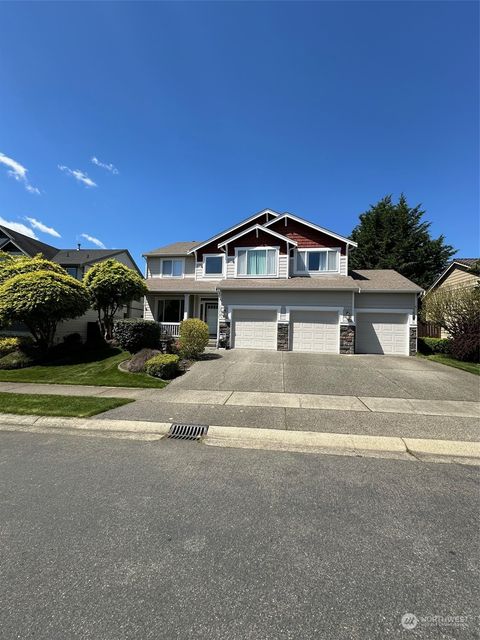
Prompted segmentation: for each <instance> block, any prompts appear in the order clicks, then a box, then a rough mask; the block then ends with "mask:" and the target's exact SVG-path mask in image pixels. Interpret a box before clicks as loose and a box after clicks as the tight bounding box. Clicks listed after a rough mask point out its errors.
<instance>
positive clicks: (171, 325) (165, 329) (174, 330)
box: [158, 322, 180, 338]
mask: <svg viewBox="0 0 480 640" xmlns="http://www.w3.org/2000/svg"><path fill="white" fill-rule="evenodd" d="M158 324H159V325H160V326H161V328H162V333H166V334H167V335H169V336H172V338H178V336H179V335H180V323H179V322H159V323H158Z"/></svg>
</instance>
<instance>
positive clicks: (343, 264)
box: [340, 255, 348, 276]
mask: <svg viewBox="0 0 480 640" xmlns="http://www.w3.org/2000/svg"><path fill="white" fill-rule="evenodd" d="M340 274H341V275H342V276H346V275H348V258H347V256H342V255H341V256H340Z"/></svg>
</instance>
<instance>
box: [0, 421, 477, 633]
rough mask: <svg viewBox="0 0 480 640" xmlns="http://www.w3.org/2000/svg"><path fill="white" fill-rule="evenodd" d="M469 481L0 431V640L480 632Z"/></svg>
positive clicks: (394, 464)
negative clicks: (405, 622) (405, 620)
mask: <svg viewBox="0 0 480 640" xmlns="http://www.w3.org/2000/svg"><path fill="white" fill-rule="evenodd" d="M478 480H479V475H478V469H477V468H474V467H462V466H458V465H453V464H425V463H417V462H406V461H399V460H380V459H371V458H370V459H367V458H350V457H334V456H319V455H312V454H292V453H274V452H265V451H248V450H233V449H216V448H213V447H206V446H203V445H201V444H198V443H185V442H174V441H157V442H139V441H129V440H120V439H114V438H108V439H107V438H100V437H86V436H83V437H79V436H66V435H58V434H52V435H50V434H49V435H41V434H25V433H14V432H2V433H0V482H1V492H0V498H1V506H0V535H1V540H2V544H1V547H0V554H1V565H0V566H1V570H0V589H1V592H0V593H1V607H0V617H1V619H0V629H1V631H0V637H1V638H2V640H13V639H14V638H15V639H18V638H20V639H22V640H23V639H27V638H28V639H30V638H35V639H36V640H44V639H45V640H47V639H48V640H56V639H57V638H58V639H59V640H60V639H61V640H71V639H77V638H78V639H80V638H81V639H82V640H90V639H92V640H124V639H128V640H130V639H132V640H133V639H135V640H144V639H150V638H152V639H166V640H176V639H179V640H180V639H181V640H190V639H192V640H193V639H195V640H197V639H203V638H205V639H207V638H208V639H209V640H217V639H218V640H220V639H221V640H226V639H228V640H237V639H238V640H240V639H241V640H245V639H248V640H250V639H252V640H253V639H254V640H270V639H271V640H283V639H295V640H297V639H299V640H300V639H301V640H309V639H312V640H313V639H315V640H317V639H321V640H323V639H326V640H336V639H340V638H341V639H344V638H345V639H347V638H349V639H350V638H354V639H358V640H375V639H377V638H378V639H379V640H380V639H381V640H384V639H385V638H391V637H403V638H407V639H408V638H432V639H433V638H435V639H437V638H478V637H479V634H478V631H479V626H478V620H477V619H475V618H474V617H473V616H474V614H475V613H476V612H477V605H478V601H479V589H478V585H479V584H480V581H479V579H478V578H479V571H478V558H479V554H478V551H479V549H478V514H479V509H478V506H479V505H478V503H479V491H478V484H479V483H478ZM405 613H411V614H414V615H415V616H416V617H417V619H418V622H417V626H416V627H415V629H413V630H408V629H405V628H404V627H403V626H402V625H401V617H402V616H403V615H404V614H405ZM431 616H444V617H445V616H462V619H457V620H445V618H444V619H443V620H439V619H438V618H437V619H433V618H432V617H431ZM411 619H412V618H410V621H411Z"/></svg>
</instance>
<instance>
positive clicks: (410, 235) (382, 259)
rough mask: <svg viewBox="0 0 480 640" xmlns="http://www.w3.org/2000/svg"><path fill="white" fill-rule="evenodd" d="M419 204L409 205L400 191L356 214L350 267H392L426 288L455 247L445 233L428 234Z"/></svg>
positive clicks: (443, 267) (441, 269) (427, 225)
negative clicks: (358, 217) (449, 242)
mask: <svg viewBox="0 0 480 640" xmlns="http://www.w3.org/2000/svg"><path fill="white" fill-rule="evenodd" d="M424 214H425V211H422V210H421V209H420V205H417V206H416V207H410V206H409V205H408V203H407V199H406V198H405V196H404V195H403V194H402V195H401V196H400V198H399V200H398V203H397V204H395V203H394V202H393V201H392V196H386V197H385V198H382V200H380V202H378V203H377V204H375V205H373V206H371V207H370V209H369V210H368V211H366V212H365V213H362V214H361V215H360V223H359V224H358V225H357V226H356V227H355V229H354V230H353V231H352V234H351V238H352V240H354V241H355V242H357V243H358V247H357V248H356V249H354V250H353V251H352V252H351V254H350V260H349V262H350V267H351V268H352V269H395V270H396V271H398V272H399V273H401V274H402V275H403V276H405V277H406V278H409V279H410V280H413V282H415V283H416V284H418V285H419V286H421V287H423V288H424V289H426V288H428V287H429V286H430V285H431V284H432V282H433V281H434V280H435V278H436V277H437V276H438V274H439V273H441V272H442V271H443V270H444V269H445V267H446V266H447V264H448V262H449V260H450V258H451V256H452V255H453V254H454V253H455V249H454V248H453V247H451V246H450V245H448V244H445V237H444V236H443V235H440V236H439V237H438V238H432V237H431V235H430V224H431V223H430V222H426V221H425V220H422V217H423V215H424Z"/></svg>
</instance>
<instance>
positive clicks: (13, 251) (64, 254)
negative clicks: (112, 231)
mask: <svg viewBox="0 0 480 640" xmlns="http://www.w3.org/2000/svg"><path fill="white" fill-rule="evenodd" d="M0 251H3V252H5V253H8V254H10V255H12V256H29V257H30V258H33V257H34V256H36V255H42V256H43V257H44V258H47V260H52V262H56V263H58V264H59V265H61V266H62V267H63V268H64V269H65V270H66V271H67V272H68V273H69V274H70V275H71V276H73V277H74V278H78V280H81V279H82V278H83V276H84V274H85V272H86V271H88V269H90V267H91V266H92V265H94V264H95V263H97V262H101V261H102V260H107V258H115V260H118V261H119V262H121V263H122V264H125V265H126V266H127V267H129V268H130V269H134V270H135V271H137V272H138V273H139V275H142V273H141V272H140V270H139V268H138V266H137V264H136V263H135V261H134V259H133V258H132V256H131V255H130V252H129V251H128V249H82V248H81V246H80V245H78V246H77V248H76V249H58V248H57V247H53V246H52V245H50V244H46V243H45V242H41V241H40V240H37V239H35V238H30V237H29V236H26V235H24V234H23V233H19V232H18V231H15V230H13V229H10V228H8V227H5V226H0ZM117 315H118V317H119V318H141V317H142V315H143V299H141V300H133V301H132V303H131V304H130V305H129V306H128V307H123V308H122V309H119V310H118V314H117ZM97 317H98V316H97V312H96V311H94V310H93V309H89V310H88V311H87V313H85V314H84V315H83V316H80V317H78V318H74V319H73V320H66V321H65V322H61V323H59V325H58V327H57V332H56V334H55V340H56V341H57V342H59V341H61V340H62V339H63V338H64V336H66V335H68V334H69V333H79V334H80V336H81V338H82V340H86V338H87V335H88V326H89V324H94V323H96V322H97ZM24 332H26V328H25V327H22V326H19V325H18V326H15V327H11V328H10V330H7V331H5V330H4V331H3V333H14V334H17V333H24Z"/></svg>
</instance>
